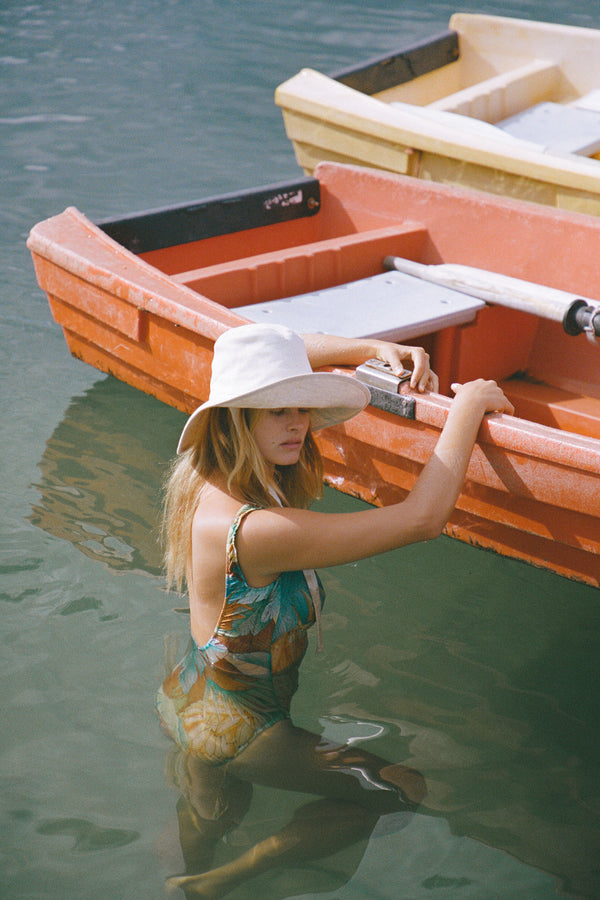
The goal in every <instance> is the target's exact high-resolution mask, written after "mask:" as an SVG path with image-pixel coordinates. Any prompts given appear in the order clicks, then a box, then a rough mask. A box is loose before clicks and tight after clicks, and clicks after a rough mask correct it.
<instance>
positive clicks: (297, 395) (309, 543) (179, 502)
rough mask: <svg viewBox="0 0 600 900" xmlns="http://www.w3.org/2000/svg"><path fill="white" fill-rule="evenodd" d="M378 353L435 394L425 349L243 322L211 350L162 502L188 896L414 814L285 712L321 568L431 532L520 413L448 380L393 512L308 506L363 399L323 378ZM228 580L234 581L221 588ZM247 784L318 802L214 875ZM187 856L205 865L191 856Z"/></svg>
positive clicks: (408, 800)
mask: <svg viewBox="0 0 600 900" xmlns="http://www.w3.org/2000/svg"><path fill="white" fill-rule="evenodd" d="M373 356H377V357H379V358H380V359H382V360H383V361H385V362H387V363H389V364H390V365H391V367H392V370H393V371H400V370H401V369H402V367H403V362H404V361H405V360H407V359H410V360H411V361H412V367H413V372H412V377H411V387H413V388H415V389H418V390H426V389H436V388H437V379H436V377H435V375H434V374H433V373H432V372H431V371H430V370H429V364H428V358H427V355H426V354H425V353H424V351H423V350H421V349H420V348H415V347H403V346H400V345H396V344H388V343H385V342H379V341H361V340H359V341H352V340H345V339H342V338H334V337H328V336H323V335H320V336H313V337H306V338H304V340H303V339H302V338H300V337H299V336H298V335H296V334H294V333H293V332H291V331H289V329H287V328H284V327H282V326H266V325H245V326H241V327H239V328H234V329H231V330H229V331H227V332H225V333H224V334H223V335H222V336H221V337H220V338H219V339H218V340H217V342H216V343H215V354H214V360H213V368H212V377H211V386H210V397H209V400H208V401H207V402H206V403H204V404H203V405H202V406H201V407H200V408H199V409H198V410H196V412H195V413H194V414H193V415H192V416H191V417H190V419H189V420H188V422H187V423H186V426H185V428H184V430H183V433H182V435H181V438H180V441H179V446H178V453H179V454H180V456H179V459H178V461H177V462H176V463H175V465H174V467H173V470H172V472H171V476H170V480H169V483H168V488H167V497H166V506H165V519H164V524H165V536H166V561H167V576H168V580H169V583H170V584H171V585H172V586H175V587H178V588H179V589H181V588H182V587H183V585H184V583H185V584H186V586H187V590H188V593H189V599H190V613H191V638H192V640H191V644H190V648H189V650H188V653H187V655H186V656H185V658H184V659H183V660H182V661H181V662H180V663H179V665H177V666H176V668H175V669H174V670H173V672H172V673H171V675H170V676H169V677H168V678H167V679H166V680H165V682H164V684H163V686H162V687H161V689H160V691H159V693H158V699H157V706H158V712H159V715H160V718H161V721H162V724H163V726H164V728H165V729H166V731H167V732H168V733H169V734H170V735H171V736H172V737H173V739H174V740H175V742H176V743H177V744H178V746H179V747H180V748H181V750H182V751H183V752H182V753H181V754H180V756H179V780H180V783H182V786H183V790H184V796H185V801H184V803H183V805H181V806H180V832H181V838H182V848H183V851H184V856H185V857H186V863H187V868H188V871H189V870H190V868H191V869H192V874H188V875H184V876H180V877H177V878H172V879H170V886H171V887H181V888H182V889H183V890H184V891H185V893H186V895H188V896H201V897H222V896H224V895H226V894H227V893H228V892H229V891H230V890H232V889H233V888H234V887H235V886H236V885H238V884H240V883H241V882H245V881H247V880H249V879H251V878H252V877H254V876H256V875H258V874H261V873H263V872H265V871H267V870H269V869H272V868H275V867H278V866H284V865H297V864H301V863H304V862H307V861H309V860H311V859H316V858H319V857H322V856H328V855H330V854H332V853H334V852H336V851H338V850H340V849H342V848H343V847H345V846H348V845H349V844H352V843H354V842H356V841H358V840H360V839H364V838H366V837H368V835H369V834H370V833H371V831H372V829H373V827H374V825H375V823H376V822H377V820H378V818H379V817H380V816H382V815H385V814H388V813H397V812H402V811H406V810H409V809H414V808H416V806H417V805H418V804H419V803H420V802H421V800H422V799H423V797H424V795H425V783H424V780H423V778H422V776H421V775H420V774H419V773H418V772H416V771H414V770H413V769H409V768H407V767H406V766H402V765H399V764H392V763H389V762H387V761H386V760H383V759H381V758H379V757H377V756H375V755H373V754H370V753H368V752H366V751H364V750H362V749H360V748H356V747H350V746H333V745H331V744H330V743H325V742H323V741H322V740H321V738H320V737H319V736H318V735H316V734H312V733H310V732H308V731H305V730H303V729H301V728H298V727H296V726H295V725H294V724H293V723H292V720H291V718H290V712H289V710H290V702H291V699H292V696H293V694H294V692H295V690H296V687H297V682H298V668H299V665H300V662H301V661H302V658H303V656H304V654H305V651H306V646H307V630H308V628H309V627H310V626H311V625H312V624H313V623H315V622H316V624H317V631H318V640H319V642H320V613H321V605H322V601H323V591H322V588H321V585H320V582H319V581H318V579H317V577H316V575H315V573H314V569H315V568H319V567H324V566H325V567H327V566H336V565H341V564H343V563H348V562H351V561H355V560H358V559H364V558H366V557H368V556H372V555H375V554H378V553H383V552H384V551H386V550H391V549H394V548H397V547H401V546H403V545H405V544H411V543H414V542H416V541H422V540H428V539H431V538H435V537H437V536H438V535H439V534H440V532H441V530H442V528H443V527H444V525H445V524H446V522H447V520H448V518H449V516H450V514H451V512H452V510H453V508H454V505H455V503H456V500H457V497H458V495H459V493H460V489H461V486H462V483H463V480H464V477H465V472H466V468H467V464H468V461H469V457H470V455H471V451H472V448H473V445H474V442H475V439H476V436H477V432H478V430H479V426H480V424H481V421H482V418H483V416H484V415H485V414H486V413H488V412H493V411H502V412H512V411H513V410H512V406H511V405H510V403H509V402H508V401H507V399H506V398H505V396H504V394H503V393H502V391H501V390H500V388H499V387H498V386H497V385H496V384H495V382H491V381H483V380H478V381H473V382H469V383H468V384H465V385H453V390H454V391H455V394H456V396H455V399H454V401H453V403H452V406H451V408H450V412H449V415H448V419H447V422H446V425H445V427H444V429H443V431H442V434H441V436H440V438H439V440H438V443H437V446H436V448H435V450H434V452H433V454H432V457H431V459H430V460H429V462H428V463H427V465H426V466H425V467H424V469H423V471H422V473H421V475H420V476H419V478H418V480H417V482H416V484H415V486H414V487H413V489H412V491H411V492H410V494H409V495H408V497H407V498H406V499H405V500H404V501H403V502H401V503H397V504H395V505H392V506H388V507H384V508H382V509H369V510H365V511H361V512H355V513H345V514H327V513H319V512H313V511H310V510H309V509H308V507H309V505H310V504H311V503H312V501H313V500H314V499H315V498H316V497H317V496H319V494H320V491H321V481H322V467H321V461H320V457H319V453H318V450H317V447H316V445H315V442H314V439H313V436H312V432H313V431H314V430H316V429H318V428H322V427H325V426H327V425H332V424H336V423H339V422H343V421H344V420H346V419H349V418H350V417H351V416H353V415H356V414H357V413H358V412H360V411H361V410H362V409H363V408H364V407H365V406H366V404H367V403H368V401H369V391H368V389H367V388H365V387H364V386H363V385H362V384H360V383H359V382H358V381H356V380H355V379H354V378H352V377H350V376H346V375H338V374H333V373H326V372H313V368H319V367H321V366H324V365H327V364H334V363H338V364H348V365H358V364H360V363H362V362H364V361H365V360H366V359H367V358H370V357H373ZM224 586H225V588H224ZM253 783H256V784H261V785H267V786H271V787H277V788H284V789H286V790H289V791H297V792H300V793H303V794H313V795H315V796H316V798H317V799H315V800H313V801H311V802H309V803H306V804H304V805H303V806H302V807H301V808H300V809H299V810H298V811H297V812H296V814H295V815H294V817H293V818H292V820H291V821H290V822H289V823H288V824H287V825H286V826H285V827H284V828H282V829H281V830H280V831H279V832H277V833H276V834H273V835H271V836H270V837H269V838H267V839H265V840H262V841H260V842H259V843H258V844H256V845H255V846H254V847H252V848H251V849H250V850H249V851H247V852H245V853H244V854H242V855H241V856H240V857H238V858H237V859H235V860H233V861H231V862H228V863H226V864H224V865H222V866H219V867H217V868H211V865H212V862H211V861H212V855H213V851H214V848H215V846H216V843H217V842H218V841H219V840H220V839H221V838H222V837H223V835H224V834H225V833H226V832H227V831H228V830H229V829H231V828H232V827H235V825H236V824H238V823H239V821H240V820H241V818H242V817H243V815H244V814H245V812H246V811H247V809H248V806H249V803H250V797H251V791H252V787H251V785H252V784H253ZM192 858H193V861H192Z"/></svg>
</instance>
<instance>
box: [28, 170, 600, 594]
mask: <svg viewBox="0 0 600 900" xmlns="http://www.w3.org/2000/svg"><path fill="white" fill-rule="evenodd" d="M28 246H29V248H30V250H31V253H32V256H33V260H34V264H35V269H36V273H37V278H38V281H39V284H40V286H41V287H42V288H43V290H44V291H46V293H47V295H48V298H49V302H50V307H51V310H52V314H53V316H54V318H55V319H56V321H57V322H58V323H59V324H60V325H61V326H62V328H63V330H64V334H65V337H66V340H67V343H68V346H69V348H70V350H71V352H72V353H73V354H74V355H75V356H77V357H80V358H81V359H83V360H85V361H86V362H88V363H90V364H91V365H93V366H95V367H96V368H98V369H100V370H102V371H104V372H109V373H111V374H113V375H115V376H116V377H117V378H120V379H121V380H123V381H125V382H127V383H129V384H131V385H133V386H134V387H136V388H139V389H140V390H143V391H146V392H147V393H149V394H152V395H154V396H155V397H158V398H159V399H160V400H162V401H164V402H165V403H168V404H171V405H172V406H175V407H177V408H179V409H181V410H182V411H184V412H188V413H189V412H190V411H192V410H193V409H194V408H195V407H196V406H197V405H198V404H199V403H200V402H202V401H203V400H204V399H206V397H207V395H208V384H209V375H210V362H211V356H212V345H213V342H214V340H215V339H216V338H217V336H218V335H219V334H220V333H221V332H222V331H223V330H225V329H227V328H230V327H233V326H236V325H239V324H242V322H244V321H247V320H248V319H254V320H258V321H264V320H265V319H269V320H270V321H284V322H286V323H287V324H290V325H291V326H292V327H295V328H296V329H297V330H299V331H305V332H308V331H330V332H332V333H338V334H348V335H359V334H363V335H364V334H369V335H378V336H385V337H387V338H388V339H394V340H398V341H401V342H404V343H409V342H415V343H418V344H421V345H423V346H425V347H426V349H427V350H428V352H429V353H430V356H431V361H432V366H433V368H434V369H435V371H437V373H438V374H439V376H440V394H428V395H410V394H406V392H405V387H404V386H400V387H398V385H397V384H392V385H390V384H389V383H388V382H389V380H390V379H389V378H388V376H387V374H386V373H385V372H384V373H379V372H375V373H371V374H373V375H374V377H373V378H368V379H367V380H370V381H371V382H372V383H374V384H375V385H379V386H378V387H377V386H374V387H373V388H372V392H373V405H371V406H369V407H368V408H367V409H366V410H365V411H364V412H363V413H361V415H359V416H358V417H356V418H355V419H353V420H351V421H350V422H347V423H345V424H344V425H342V426H338V427H336V428H332V429H328V430H326V431H325V432H323V433H320V435H319V444H320V447H321V451H322V453H323V456H324V460H325V471H326V480H327V482H328V483H329V484H330V485H332V486H333V487H335V488H338V489H339V490H341V491H344V492H346V493H350V494H354V495H356V496H359V497H361V498H362V499H364V500H366V501H368V502H370V503H375V504H386V503H390V502H392V501H394V500H397V499H400V498H402V497H403V496H405V494H406V492H407V491H408V490H409V489H410V488H411V486H412V484H413V483H414V481H415V478H416V477H417V475H418V473H419V471H420V469H421V467H422V465H423V464H424V462H425V461H426V459H427V458H428V456H429V454H430V453H431V450H432V448H433V446H434V444H435V441H436V439H437V436H438V434H439V431H440V429H441V427H442V425H443V422H444V420H445V416H446V414H447V410H448V407H449V404H450V399H449V394H450V393H451V392H450V384H451V383H452V382H454V381H466V380H469V379H471V378H474V377H479V376H482V377H486V378H494V379H496V380H497V381H499V382H500V383H501V384H502V386H503V388H504V390H505V391H506V393H507V394H508V395H509V396H510V398H511V400H512V401H513V403H514V404H515V407H516V415H515V416H514V417H509V416H505V415H494V416H490V417H488V418H487V419H486V421H485V423H484V424H483V426H482V428H481V430H480V433H479V438H478V443H477V445H476V447H475V450H474V453H473V456H472V460H471V464H470V466H469V470H468V474H467V480H466V482H465V486H464V490H463V492H462V494H461V496H460V498H459V501H458V503H457V507H456V510H455V513H454V514H453V516H452V519H451V521H450V523H449V525H448V527H447V533H448V534H450V535H452V536H453V537H456V538H459V539H461V540H463V541H467V542H469V543H471V544H474V545H476V546H479V547H484V548H489V549H493V550H495V551H497V552H498V553H501V554H503V555H505V556H509V557H513V558H517V559H521V560H525V561H527V562H529V563H531V564H533V565H536V566H541V567H544V568H547V569H550V570H553V571H554V572H557V573H559V574H561V575H563V576H566V577H569V578H574V579H578V580H581V581H583V582H586V583H588V584H591V585H594V586H600V347H599V346H598V340H597V338H595V337H594V331H595V330H597V331H598V330H600V327H599V326H600V322H599V319H600V314H599V315H596V313H597V311H598V306H600V280H599V278H598V264H597V259H598V255H599V252H600V219H596V218H593V217H587V216H582V215H578V214H575V213H565V212H561V211H558V210H554V209H551V208H549V207H542V206H537V205H534V204H526V203H523V202H520V201H515V200H504V199H501V198H495V197H491V196H488V195H485V194H479V193H475V192H469V191H466V190H463V189H461V188H453V187H446V186H443V185H438V184H434V183H428V182H423V181H419V180H417V179H412V178H405V177H402V176H397V175H391V174H387V173H384V172H381V171H374V170H367V169H360V168H358V167H352V166H342V165H337V164H334V163H322V164H320V165H319V166H318V168H317V169H316V172H315V177H314V178H302V179H299V180H297V181H296V182H293V183H289V184H285V185H276V186H270V187H266V188H261V189H257V190H253V191H248V192H244V193H242V194H237V195H227V196H225V197H217V198H212V199H208V200H204V201H200V202H196V203H190V204H186V205H184V206H179V207H173V208H170V209H166V210H158V211H154V212H150V213H142V214H139V215H137V216H131V217H128V218H127V219H123V220H119V221H114V222H105V223H100V224H99V225H95V224H93V223H92V222H90V221H89V220H88V219H87V218H86V217H85V216H84V215H82V214H81V213H80V212H78V211H77V210H76V209H73V208H70V209H67V210H66V211H65V212H64V213H62V214H60V215H58V216H55V217H53V218H51V219H48V220H46V221H44V222H40V223H39V224H38V225H36V226H35V227H34V228H33V229H32V231H31V234H30V237H29V240H28ZM390 257H391V258H393V259H394V260H396V261H397V262H398V264H399V266H400V268H401V267H402V264H403V261H404V262H405V263H406V261H408V263H409V264H410V263H411V262H412V263H415V262H416V263H420V264H424V265H421V266H417V267H416V270H418V271H417V274H415V273H414V272H412V273H410V274H405V273H402V272H396V271H394V272H390V271H388V270H387V269H386V266H385V265H384V261H385V260H386V259H387V260H388V262H387V266H391V265H395V263H394V262H390V261H389V259H388V258H390ZM447 264H456V265H458V266H460V267H465V266H466V267H475V268H476V269H478V270H484V272H483V278H484V281H486V283H487V282H490V284H491V286H492V288H493V290H491V291H487V292H486V291H485V290H484V291H482V290H481V285H480V284H478V283H476V284H475V286H474V287H473V288H472V289H471V287H469V285H467V287H466V288H465V286H464V285H458V287H459V290H456V287H457V284H458V282H457V281H456V279H455V276H456V272H455V271H453V267H452V266H450V269H449V271H450V276H451V278H454V279H455V280H454V281H452V280H451V281H450V283H449V284H448V283H443V280H444V279H443V278H442V283H438V284H436V283H434V282H435V280H436V278H437V280H438V281H439V278H438V274H440V273H441V275H442V276H443V275H444V272H445V270H446V266H447ZM437 266H441V267H440V268H439V269H438V268H437ZM465 271H466V276H465V277H467V279H468V278H470V277H471V274H474V276H477V277H478V278H479V280H481V272H475V273H472V272H471V270H465ZM494 273H497V274H499V275H501V276H508V279H506V278H505V279H499V280H498V279H495V276H494ZM462 275H464V271H463V270H462V269H461V276H462ZM430 276H431V277H430ZM477 277H476V278H475V281H476V282H477ZM512 279H518V281H516V282H515V281H513V280H512ZM497 282H498V283H497ZM524 282H525V284H523V283H524ZM498 285H499V286H498ZM536 285H537V286H538V287H536ZM539 285H541V286H544V287H547V288H549V289H552V290H548V291H547V292H545V291H543V290H540V288H539ZM513 288H514V291H513ZM465 291H466V293H465ZM523 292H525V299H523V298H524V294H523ZM559 292H564V296H565V298H566V300H565V304H566V305H565V306H564V310H563V308H562V307H561V303H562V297H563V294H562V293H559ZM471 293H473V295H471ZM546 293H547V296H546ZM513 294H514V296H513ZM515 297H516V300H515ZM531 298H532V299H531ZM557 298H558V299H557ZM578 298H581V299H578ZM572 300H574V301H575V302H574V303H572V302H571V301H572ZM557 309H558V312H557ZM582 311H583V314H582V315H580V313H581V312H582ZM563 312H565V313H568V315H566V320H567V324H566V327H567V329H568V330H569V331H571V332H572V333H571V334H567V333H566V332H565V328H564V327H563V324H562V323H561V321H559V319H561V318H562V317H563V316H562V313H563ZM582 331H585V333H579V334H577V333H576V332H582ZM369 371H370V370H369ZM380 376H381V378H380ZM359 377H365V376H364V375H363V374H362V373H360V374H359ZM398 391H399V393H398Z"/></svg>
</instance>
